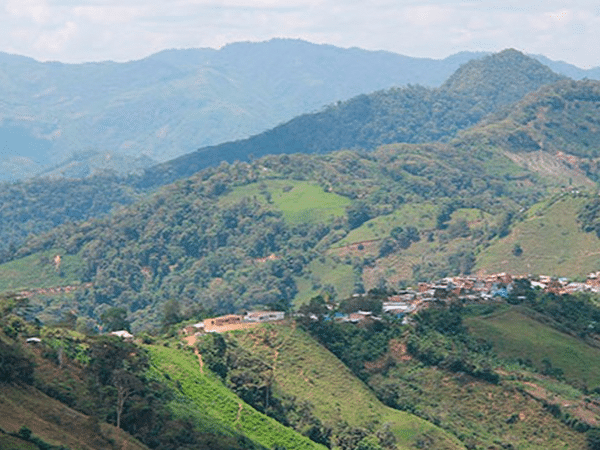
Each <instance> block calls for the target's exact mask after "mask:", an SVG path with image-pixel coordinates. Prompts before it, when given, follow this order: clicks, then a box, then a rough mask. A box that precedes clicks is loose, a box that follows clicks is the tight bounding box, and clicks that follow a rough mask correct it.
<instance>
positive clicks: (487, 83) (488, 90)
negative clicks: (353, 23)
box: [141, 50, 563, 186]
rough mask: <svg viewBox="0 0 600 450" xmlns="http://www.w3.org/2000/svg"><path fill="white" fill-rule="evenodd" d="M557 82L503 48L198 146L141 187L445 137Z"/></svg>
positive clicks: (153, 172)
mask: <svg viewBox="0 0 600 450" xmlns="http://www.w3.org/2000/svg"><path fill="white" fill-rule="evenodd" d="M561 79H563V77H562V76H560V75H557V74H555V73H553V72H552V71H551V70H550V69H548V68H547V67H545V66H543V65H542V64H540V63H539V62H537V61H535V60H534V59H532V58H529V57H527V56H525V55H523V54H522V53H520V52H517V51H515V50H506V51H503V52H501V53H498V54H494V55H491V56H487V57H485V58H482V59H480V60H473V61H470V62H468V63H466V64H464V65H463V66H461V67H460V68H459V69H458V70H457V71H456V72H455V73H454V74H453V75H452V76H451V77H450V78H449V79H448V80H446V81H445V82H444V83H443V84H442V86H440V87H439V88H436V89H427V88H424V87H421V86H409V87H406V88H394V89H391V90H387V91H379V92H375V93H373V94H369V95H360V96H358V97H355V98H353V99H351V100H348V101H347V102H344V103H338V104H336V105H333V106H330V107H328V108H327V109H325V110H324V111H322V112H318V113H313V114H306V115H302V116H300V117H297V118H295V119H292V120H291V121H289V122H288V123H286V124H283V125H280V126H278V127H276V128H274V129H272V130H269V131H266V132H264V133H261V134H259V135H257V136H253V137H251V138H248V139H245V140H241V141H236V142H229V143H225V144H221V145H218V146H211V147H207V148H201V149H199V150H197V151H196V152H194V153H191V154H188V155H184V156H181V157H179V158H177V159H175V160H172V161H169V162H166V163H164V164H162V165H158V166H155V167H152V168H149V169H147V170H146V171H145V174H144V177H143V181H142V184H141V185H142V186H151V185H156V184H157V183H158V184H164V183H166V182H171V181H174V180H175V179H178V178H181V177H185V176H189V175H191V174H193V173H194V172H197V171H198V170H201V169H203V168H205V167H209V166H215V165H217V164H218V163H219V162H220V161H227V162H233V161H235V160H241V161H245V160H248V158H249V157H250V158H251V157H254V158H255V157H259V156H262V155H266V154H280V153H288V154H289V153H325V152H329V151H333V150H340V149H363V150H371V149H373V148H375V147H377V146H379V145H382V144H389V143H395V142H408V143H419V142H430V141H435V140H443V139H449V138H450V137H452V136H453V135H454V134H455V133H456V132H457V131H458V130H461V129H465V128H467V127H469V126H472V125H475V124H476V123H477V122H478V121H480V120H481V119H482V118H483V117H484V116H485V115H486V114H489V113H491V112H494V111H497V110H498V109H499V108H501V107H504V106H507V105H510V104H511V103H514V102H515V101H517V100H519V99H521V98H522V97H523V96H524V95H526V94H528V93H530V92H533V91H535V90H537V89H538V88H540V87H541V86H543V85H545V84H550V83H554V82H556V81H558V80H561Z"/></svg>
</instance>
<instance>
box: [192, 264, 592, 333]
mask: <svg viewBox="0 0 600 450" xmlns="http://www.w3.org/2000/svg"><path fill="white" fill-rule="evenodd" d="M517 280H526V281H527V282H528V284H529V286H530V287H531V289H537V290H540V291H543V292H550V293H553V294H555V295H564V294H574V293H576V292H593V293H600V272H595V273H590V274H589V275H588V276H587V278H586V280H585V281H584V282H572V281H570V280H569V279H567V278H556V277H551V276H547V275H538V276H533V275H511V274H508V273H504V272H503V273H496V274H491V275H485V276H471V275H469V276H456V277H448V278H443V279H441V280H439V281H436V282H432V283H424V282H423V283H419V284H418V287H417V289H405V290H402V291H400V292H398V293H396V294H394V295H390V296H388V297H387V298H386V299H385V300H384V301H383V302H382V308H381V312H382V314H383V315H387V316H388V317H394V318H397V319H402V320H403V322H404V323H408V321H409V318H410V315H412V314H414V313H416V312H418V311H420V310H422V309H424V308H427V307H428V306H429V305H431V304H432V302H436V301H437V302H440V301H441V302H449V301H452V300H461V301H463V302H469V303H478V302H483V301H493V300H494V299H496V300H503V299H507V298H508V297H509V295H510V293H511V292H512V290H513V287H514V282H515V281H517ZM367 295H369V294H354V297H364V296H367ZM327 308H328V309H329V310H330V311H331V312H332V314H330V315H329V316H328V317H326V320H334V321H336V322H349V323H362V322H369V321H376V320H381V317H379V316H377V315H376V314H375V313H374V312H373V311H363V310H360V309H359V310H357V311H353V312H350V313H341V312H335V309H336V305H334V304H328V305H327ZM285 314H286V313H285V312H283V311H254V312H247V313H245V314H228V315H224V316H219V317H212V318H208V319H206V320H204V321H202V322H198V323H196V324H193V325H189V326H186V327H184V328H183V329H182V330H181V333H182V334H184V335H195V334H204V333H223V332H227V331H233V330H242V329H248V328H252V327H255V326H256V325H259V324H261V323H266V322H280V321H282V320H284V319H285ZM298 315H299V313H296V314H295V316H298ZM310 318H311V319H313V320H317V319H318V318H317V316H311V317H310Z"/></svg>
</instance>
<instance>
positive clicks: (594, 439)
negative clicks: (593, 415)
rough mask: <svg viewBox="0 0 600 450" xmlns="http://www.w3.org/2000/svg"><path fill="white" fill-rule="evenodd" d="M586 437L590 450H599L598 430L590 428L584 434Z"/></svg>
mask: <svg viewBox="0 0 600 450" xmlns="http://www.w3.org/2000/svg"><path fill="white" fill-rule="evenodd" d="M586 437H587V443H588V448H589V449H590V450H600V428H591V429H590V430H589V431H588V432H587V433H586Z"/></svg>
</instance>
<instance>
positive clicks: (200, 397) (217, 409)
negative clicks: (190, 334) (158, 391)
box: [147, 346, 325, 450]
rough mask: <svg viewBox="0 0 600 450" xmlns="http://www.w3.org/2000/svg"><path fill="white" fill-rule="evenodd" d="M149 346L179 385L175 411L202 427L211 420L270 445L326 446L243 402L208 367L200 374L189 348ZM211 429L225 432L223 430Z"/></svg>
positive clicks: (154, 359) (155, 360)
mask: <svg viewBox="0 0 600 450" xmlns="http://www.w3.org/2000/svg"><path fill="white" fill-rule="evenodd" d="M147 348H148V350H149V351H150V354H151V358H152V362H153V364H154V365H155V366H156V368H157V370H158V371H159V372H162V373H166V374H168V375H169V377H170V379H171V380H173V381H172V382H171V383H172V384H174V383H176V384H177V385H178V386H180V392H181V393H182V398H181V399H179V400H178V401H176V402H175V403H174V404H173V405H172V406H173V408H174V410H175V411H177V412H179V413H185V414H187V415H188V416H190V417H194V418H195V419H196V420H197V421H198V424H199V425H200V426H202V422H203V421H206V420H207V419H208V420H209V421H210V423H214V424H219V427H220V428H223V427H225V428H229V429H231V430H235V431H236V432H238V433H241V434H243V435H245V436H246V437H247V438H249V439H250V440H252V441H254V442H256V443H258V444H260V445H263V446H265V447H267V448H273V447H274V446H276V445H278V446H282V447H284V448H289V449H292V448H293V449H299V450H301V449H323V450H324V449H325V447H323V446H321V445H318V444H315V443H314V442H312V441H310V440H309V439H308V438H305V437H304V436H301V435H300V434H298V433H296V432H295V431H293V430H292V429H290V428H286V427H285V426H283V425H281V424H280V423H279V422H277V421H275V420H274V419H271V418H269V417H267V416H265V415H264V414H261V413H259V412H258V411H256V410H255V409H254V408H252V407H251V406H249V405H247V404H246V403H244V402H243V401H242V400H240V399H239V398H238V397H237V396H236V395H235V394H233V393H232V392H231V391H229V390H228V389H227V388H226V387H225V386H224V385H223V384H222V383H221V381H220V380H219V379H218V378H217V377H216V375H213V374H212V373H210V372H209V371H208V370H205V373H204V374H201V373H200V369H199V363H198V358H197V357H196V355H194V354H193V353H191V352H190V351H187V350H177V349H173V348H168V347H160V346H147ZM204 426H206V425H204ZM211 431H213V432H215V431H216V432H221V433H222V429H221V430H211Z"/></svg>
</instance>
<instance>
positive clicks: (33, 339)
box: [25, 337, 42, 344]
mask: <svg viewBox="0 0 600 450" xmlns="http://www.w3.org/2000/svg"><path fill="white" fill-rule="evenodd" d="M25 342H27V343H28V344H41V342H42V340H41V339H40V338H37V337H30V338H28V339H27V340H26V341H25Z"/></svg>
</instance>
